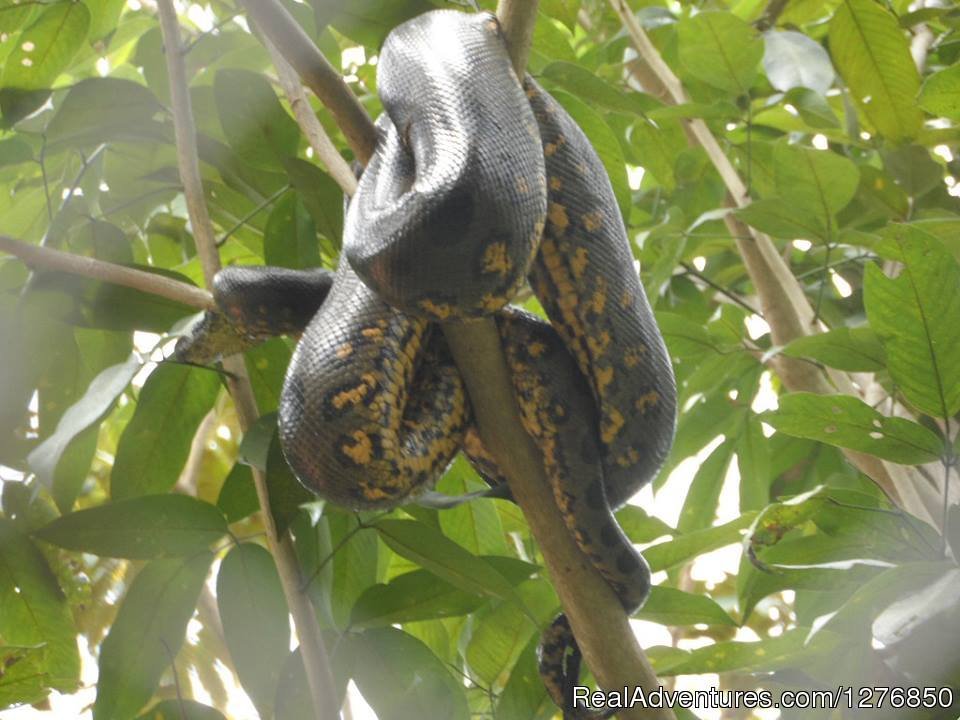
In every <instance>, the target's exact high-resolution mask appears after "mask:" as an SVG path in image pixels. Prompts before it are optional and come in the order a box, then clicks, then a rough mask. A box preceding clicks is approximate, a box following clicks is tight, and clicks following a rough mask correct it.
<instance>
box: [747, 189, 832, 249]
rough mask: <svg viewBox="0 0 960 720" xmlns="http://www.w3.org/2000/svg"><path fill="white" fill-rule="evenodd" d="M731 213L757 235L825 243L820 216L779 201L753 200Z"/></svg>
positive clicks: (825, 235) (769, 199) (771, 199)
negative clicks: (754, 230)
mask: <svg viewBox="0 0 960 720" xmlns="http://www.w3.org/2000/svg"><path fill="white" fill-rule="evenodd" d="M734 214H735V215H736V216H737V217H738V218H740V219H741V220H743V221H744V222H745V223H747V224H748V225H751V226H753V227H755V228H756V229H757V230H759V231H760V232H765V233H767V234H768V235H772V236H773V237H777V238H783V239H785V240H793V239H796V238H803V239H804V240H824V239H826V237H827V227H826V223H825V222H824V221H823V219H822V218H821V217H820V216H819V215H816V214H813V213H810V212H807V211H805V210H803V209H801V208H800V207H798V206H797V205H795V204H793V203H790V202H788V201H786V200H781V199H780V198H768V199H764V200H754V201H753V202H752V203H750V204H749V205H747V206H746V207H743V208H740V209H739V210H737V211H736V212H735V213H734Z"/></svg>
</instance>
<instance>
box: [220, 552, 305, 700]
mask: <svg viewBox="0 0 960 720" xmlns="http://www.w3.org/2000/svg"><path fill="white" fill-rule="evenodd" d="M217 605H218V607H219V609H220V620H221V622H222V623H223V636H224V639H225V640H226V641H227V648H228V649H229V650H230V658H231V660H232V661H233V666H234V668H236V671H237V675H238V677H239V678H240V682H241V684H242V685H243V688H244V690H246V692H247V694H248V695H249V696H250V699H251V700H253V703H254V704H255V705H256V706H257V711H258V712H259V713H260V716H261V717H270V715H271V714H272V712H273V701H274V698H275V696H276V692H277V684H278V683H279V681H280V670H281V668H282V667H283V663H284V661H285V660H286V658H287V654H288V653H289V651H290V621H289V619H288V617H287V601H286V599H285V598H284V595H283V588H282V587H281V586H280V576H279V575H277V568H276V567H275V565H274V563H273V557H271V555H270V553H269V552H267V551H266V550H264V549H263V548H262V547H260V546H259V545H255V544H253V543H242V544H240V545H237V546H236V547H235V548H233V549H232V550H231V551H230V552H229V553H227V556H226V557H225V558H224V559H223V562H222V563H221V565H220V570H219V572H218V573H217Z"/></svg>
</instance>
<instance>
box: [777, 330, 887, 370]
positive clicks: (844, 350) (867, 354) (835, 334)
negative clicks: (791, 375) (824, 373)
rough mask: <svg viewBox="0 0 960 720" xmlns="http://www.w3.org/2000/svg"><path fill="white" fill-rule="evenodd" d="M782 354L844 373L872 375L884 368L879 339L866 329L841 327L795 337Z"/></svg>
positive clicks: (884, 363)
mask: <svg viewBox="0 0 960 720" xmlns="http://www.w3.org/2000/svg"><path fill="white" fill-rule="evenodd" d="M783 354H784V355H788V356H790V357H802V358H809V359H810V360H816V361H817V362H821V363H823V364H824V365H826V366H827V367H832V368H837V369H838V370H846V371H848V372H875V371H877V370H883V368H884V367H885V366H886V356H885V355H884V352H883V345H882V344H881V343H880V338H878V337H877V334H876V333H875V332H874V331H873V330H872V329H871V328H868V327H857V328H848V327H841V328H836V329H834V330H829V331H827V332H823V333H817V334H816V335H806V336H804V337H799V338H797V339H796V340H793V341H791V342H790V344H789V345H787V346H786V347H785V348H784V349H783Z"/></svg>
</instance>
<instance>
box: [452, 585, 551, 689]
mask: <svg viewBox="0 0 960 720" xmlns="http://www.w3.org/2000/svg"><path fill="white" fill-rule="evenodd" d="M517 594H518V595H519V596H520V598H521V600H522V602H523V604H524V606H525V607H527V608H529V609H530V612H531V614H532V615H533V618H534V619H535V620H536V621H537V622H536V623H534V622H532V621H531V618H530V617H528V616H527V615H526V614H525V613H524V612H522V611H521V609H520V608H519V607H518V606H517V605H516V604H515V603H511V602H500V603H497V604H494V605H491V606H488V607H486V608H484V609H483V610H481V611H480V612H478V613H477V614H476V615H475V616H474V623H473V632H472V633H471V635H470V641H469V643H468V644H467V647H466V650H465V653H464V655H465V657H466V660H467V663H468V664H469V666H470V670H471V671H472V672H473V673H475V674H476V676H477V677H478V678H480V679H481V680H482V681H483V682H484V684H486V685H493V684H495V683H497V682H498V681H499V680H501V679H502V677H505V674H506V673H508V672H509V671H510V669H511V668H512V667H513V665H514V663H515V662H516V661H517V658H518V657H519V656H520V653H521V652H522V651H523V648H524V647H525V646H526V644H527V643H528V642H529V641H530V638H531V637H533V636H534V635H537V634H539V629H540V627H543V626H545V625H547V624H548V623H549V622H550V620H551V619H552V618H553V616H554V614H555V613H556V612H557V609H558V601H557V596H556V592H555V591H554V589H553V588H552V587H551V586H550V583H548V582H547V581H546V580H543V579H539V578H537V579H533V580H528V581H527V582H525V583H523V584H522V585H520V587H518V588H517Z"/></svg>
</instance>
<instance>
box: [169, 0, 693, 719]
mask: <svg viewBox="0 0 960 720" xmlns="http://www.w3.org/2000/svg"><path fill="white" fill-rule="evenodd" d="M378 86H379V90H380V93H381V97H382V100H383V104H384V115H383V116H381V118H380V120H379V121H378V129H379V132H380V141H379V143H378V146H377V150H376V152H375V154H374V157H373V158H372V159H371V162H370V164H369V165H368V167H367V169H366V170H365V171H364V173H363V175H362V177H361V179H360V183H359V188H358V191H357V194H356V195H355V196H354V198H353V199H352V201H351V203H350V205H349V208H348V212H347V216H346V223H345V229H344V252H343V253H342V255H341V260H340V264H339V266H338V269H337V271H336V275H335V276H332V277H331V275H330V274H329V273H325V272H324V271H316V270H314V271H290V270H278V269H275V268H259V269H252V268H227V269H225V270H224V271H222V272H221V273H220V275H219V276H218V278H217V283H216V284H215V287H214V294H215V297H216V299H217V302H218V304H219V305H220V308H221V311H222V315H223V316H224V317H226V318H227V320H228V321H229V323H230V324H231V325H233V326H235V327H236V328H240V334H241V335H244V336H245V337H246V338H248V339H253V338H256V337H260V336H262V335H264V334H270V332H271V328H270V327H269V326H270V316H271V308H272V307H276V308H279V310H278V311H277V312H278V314H279V315H280V316H282V318H281V322H279V323H278V325H277V328H276V331H277V332H290V331H291V330H302V337H301V339H300V341H299V343H298V345H297V347H296V350H295V352H294V354H293V357H292V360H291V363H290V366H289V368H288V371H287V375H286V379H285V382H284V387H283V391H282V395H281V401H280V410H279V425H280V437H281V442H282V447H283V449H284V453H285V455H286V458H287V460H288V462H289V463H290V465H291V467H292V468H293V470H294V472H295V473H296V475H297V477H298V478H299V479H300V481H301V482H303V483H304V484H305V485H306V486H307V487H309V488H310V489H311V490H313V491H314V492H316V493H317V494H319V495H321V496H322V497H325V498H327V499H329V500H330V501H332V502H335V503H338V504H341V505H344V506H347V507H352V508H378V507H380V508H389V507H395V506H397V505H400V504H402V503H404V502H408V501H410V500H411V499H412V498H414V497H415V496H416V495H417V494H418V493H419V492H422V491H423V490H426V489H427V488H429V487H430V486H431V485H432V484H433V483H434V482H435V481H436V479H437V478H438V477H439V476H440V475H441V474H442V472H443V471H444V469H445V468H446V467H447V465H448V464H449V463H450V461H451V460H452V459H453V457H454V456H455V455H456V453H457V452H458V451H460V450H463V451H464V452H465V453H466V454H467V455H468V457H470V459H471V460H472V461H473V462H474V464H475V466H476V467H477V468H478V470H480V471H481V473H482V474H484V475H485V476H486V477H488V478H490V479H493V480H496V479H498V478H500V477H501V474H500V473H499V470H498V469H497V467H496V464H495V461H494V460H493V458H492V456H491V455H490V453H489V452H488V451H487V450H486V448H484V446H483V443H482V440H481V439H480V435H479V433H478V431H477V429H476V427H475V426H474V425H473V419H472V413H471V409H470V405H469V401H468V398H467V395H466V392H465V390H464V386H463V382H462V380H461V378H460V376H459V374H458V372H457V370H456V367H455V365H454V364H453V362H452V360H451V357H450V353H449V350H448V348H447V347H446V344H445V341H444V338H443V334H442V333H441V332H439V329H438V327H437V325H436V324H435V322H433V321H436V320H448V319H451V318H466V317H473V316H476V315H479V314H490V313H494V312H495V313H496V314H495V318H496V323H497V327H498V330H499V332H500V335H501V338H502V341H503V345H504V351H505V356H506V359H507V363H508V366H509V369H510V371H511V376H512V382H513V389H514V395H515V397H516V399H517V402H518V405H519V408H520V414H521V420H522V422H523V425H524V428H525V429H526V431H527V432H528V433H529V434H530V435H531V437H532V438H533V439H534V441H535V443H536V445H537V446H538V448H539V450H540V452H541V454H542V455H543V459H544V465H545V469H546V472H547V475H548V478H549V480H550V483H551V488H552V491H553V495H554V498H555V500H556V502H557V505H558V507H559V509H560V512H561V514H562V516H563V518H564V521H565V523H566V525H567V527H568V529H569V530H570V532H571V534H572V535H573V537H574V538H575V540H576V542H577V543H578V545H579V547H580V548H581V549H582V550H583V551H584V553H585V554H586V555H587V556H588V557H589V558H590V559H591V561H592V562H593V564H594V565H595V566H596V567H597V569H598V570H599V571H600V573H601V575H602V576H603V578H604V579H605V581H606V582H607V583H608V584H609V585H610V586H611V588H612V589H613V590H614V591H615V593H616V594H617V597H618V598H619V599H620V601H621V603H622V604H623V606H624V608H625V609H626V610H627V611H628V612H633V611H634V610H636V609H637V608H638V607H639V606H640V604H641V603H642V602H643V600H644V599H645V597H646V595H647V593H648V591H649V586H650V576H649V570H648V568H647V566H646V563H645V562H644V561H643V558H642V557H641V556H640V555H639V553H638V552H637V551H636V550H635V549H634V548H633V546H632V544H631V543H630V541H629V539H628V538H627V537H626V536H625V535H624V533H623V531H622V530H621V528H620V527H619V525H618V524H617V523H616V520H615V519H614V516H613V511H614V510H615V509H617V508H618V507H620V506H621V505H622V504H623V503H625V502H626V500H627V499H628V498H629V497H630V496H631V495H633V494H634V493H635V492H636V491H637V490H638V489H639V488H640V487H641V486H642V485H643V484H644V483H646V482H647V481H648V480H649V479H650V478H651V477H652V476H653V474H654V473H655V472H656V470H657V469H658V467H659V466H660V464H661V462H662V461H663V459H664V458H665V456H666V453H667V452H668V450H669V447H670V444H671V441H672V437H673V429H674V416H675V404H676V401H675V395H676V393H675V387H674V380H673V373H672V370H671V367H670V363H669V360H668V357H667V354H666V351H665V348H664V345H663V341H662V338H661V336H660V333H659V331H658V329H657V326H656V323H655V321H654V318H653V314H652V311H651V309H650V306H649V304H648V303H647V300H646V297H645V295H644V293H643V290H642V288H641V286H640V283H639V280H638V276H637V271H636V269H635V266H634V263H633V258H632V254H631V252H630V249H629V245H628V241H627V237H626V231H625V228H624V225H623V220H622V218H621V215H620V212H619V209H618V207H617V204H616V200H615V197H614V194H613V190H612V188H611V185H610V181H609V178H608V176H607V174H606V172H605V170H604V168H603V165H602V163H601V162H600V160H599V158H598V157H597V155H596V153H595V152H594V150H593V148H592V147H591V145H590V143H589V141H588V140H587V138H586V137H585V135H584V134H583V132H582V131H581V130H580V128H579V127H578V126H577V124H576V123H575V122H574V121H573V120H572V118H571V117H570V116H569V115H568V114H567V113H566V111H565V110H564V109H563V108H562V107H561V106H560V105H559V104H558V103H557V102H556V101H555V100H554V99H553V98H552V97H550V96H549V95H548V94H547V93H546V92H545V91H544V90H542V89H541V88H540V87H539V86H538V85H537V84H536V83H535V82H534V81H533V80H532V79H531V78H529V77H527V78H525V79H524V81H523V83H522V84H521V82H519V81H518V79H517V77H516V75H515V74H514V73H513V71H512V69H511V66H510V61H509V57H508V55H507V52H506V48H505V46H504V43H503V40H502V37H501V35H500V31H499V26H498V24H497V21H496V19H495V18H494V17H493V16H492V15H489V14H486V13H478V14H474V15H468V14H464V13H460V12H457V11H453V10H438V11H433V12H430V13H426V14H425V15H421V16H419V17H417V18H414V19H413V20H410V21H408V22H407V23H404V24H403V25H400V26H398V27H397V28H395V29H394V30H393V31H392V32H391V34H390V35H389V36H388V38H387V40H386V42H385V44H384V47H383V49H382V52H381V55H380V62H379V66H378ZM251 273H253V274H252V275H251ZM524 278H527V279H528V280H529V282H530V285H531V287H532V289H533V291H534V293H535V294H536V296H537V297H538V299H539V300H540V302H541V304H542V306H543V308H544V309H545V311H546V313H547V315H548V317H549V318H550V323H549V324H548V323H546V322H544V321H542V320H541V319H539V318H538V317H536V316H534V315H532V314H530V313H527V312H524V311H522V310H519V309H517V308H513V307H507V306H506V304H507V302H508V301H509V300H510V297H511V296H512V294H513V293H515V292H516V290H517V288H518V287H519V286H520V285H521V283H522V282H523V280H524ZM265 285H266V289H264V286H265ZM288 288H289V289H290V290H291V291H292V293H291V294H290V295H287V294H285V293H286V289H288ZM305 288H306V289H305ZM311 288H312V290H311ZM291 305H295V306H296V307H297V310H293V309H290V306H291ZM307 318H309V321H307ZM190 345H198V346H199V345H200V343H198V342H194V340H193V339H191V340H189V341H187V342H186V343H185V344H184V348H183V352H181V353H180V354H181V355H182V356H188V354H189V353H188V350H189V347H188V346H190ZM178 349H179V348H178ZM195 357H196V355H194V358H195ZM571 651H572V653H571ZM578 667H579V655H578V653H577V652H576V645H575V641H574V638H573V635H572V633H571V630H570V626H569V624H568V623H567V621H566V619H565V618H564V617H563V616H560V617H559V618H558V619H557V620H556V621H555V622H554V623H553V624H552V625H551V626H550V627H549V628H548V629H547V631H546V632H545V633H544V636H543V639H542V642H541V647H540V672H541V675H542V677H543V679H544V682H545V684H546V685H547V688H548V690H549V691H550V693H551V695H552V697H553V698H554V700H555V701H556V702H557V703H558V704H559V705H561V706H562V707H565V712H568V713H570V715H569V716H570V717H582V715H579V714H576V713H578V712H579V711H576V710H574V709H573V708H572V707H571V706H570V692H571V690H572V684H573V682H575V681H576V673H577V669H578Z"/></svg>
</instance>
